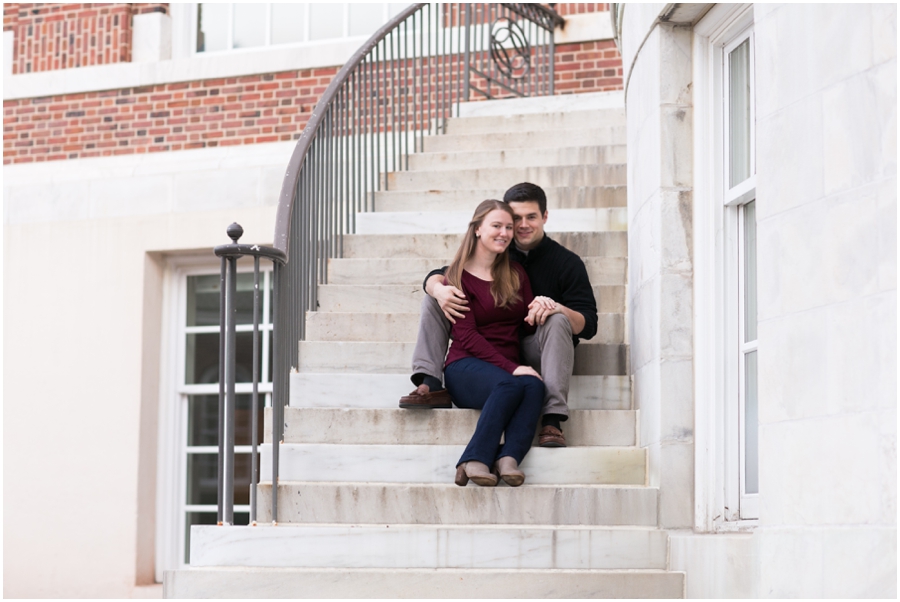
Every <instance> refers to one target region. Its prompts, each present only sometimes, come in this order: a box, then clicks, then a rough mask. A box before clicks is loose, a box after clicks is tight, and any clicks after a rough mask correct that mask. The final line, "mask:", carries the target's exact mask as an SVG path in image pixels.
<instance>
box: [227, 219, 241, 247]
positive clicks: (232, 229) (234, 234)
mask: <svg viewBox="0 0 900 602" xmlns="http://www.w3.org/2000/svg"><path fill="white" fill-rule="evenodd" d="M225 233H226V234H228V238H230V239H231V240H232V241H233V242H234V244H237V241H238V239H239V238H240V237H241V236H243V235H244V229H243V228H241V225H240V224H239V223H237V222H234V223H232V224H231V225H230V226H228V228H227V229H226V230H225Z"/></svg>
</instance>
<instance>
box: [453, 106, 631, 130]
mask: <svg viewBox="0 0 900 602" xmlns="http://www.w3.org/2000/svg"><path fill="white" fill-rule="evenodd" d="M603 127H625V109H600V110H588V111H565V112H555V113H525V114H518V115H498V116H494V115H492V116H489V117H457V118H454V119H451V120H449V121H448V122H447V134H456V135H458V134H499V133H501V132H534V131H541V130H551V131H556V130H575V129H578V128H595V129H596V128H603Z"/></svg>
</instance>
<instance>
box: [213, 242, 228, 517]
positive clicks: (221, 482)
mask: <svg viewBox="0 0 900 602" xmlns="http://www.w3.org/2000/svg"><path fill="white" fill-rule="evenodd" d="M227 269H228V260H227V259H226V258H225V257H223V258H222V271H221V275H220V277H219V438H218V445H219V453H218V456H217V459H218V462H217V464H218V466H217V472H218V488H217V497H216V500H217V502H216V504H217V511H216V524H219V525H221V524H222V516H223V510H224V508H223V501H224V500H225V496H224V486H225V463H224V462H223V460H222V459H223V458H224V456H225V292H226V290H227V286H226V277H225V274H226V273H227V272H226V270H227Z"/></svg>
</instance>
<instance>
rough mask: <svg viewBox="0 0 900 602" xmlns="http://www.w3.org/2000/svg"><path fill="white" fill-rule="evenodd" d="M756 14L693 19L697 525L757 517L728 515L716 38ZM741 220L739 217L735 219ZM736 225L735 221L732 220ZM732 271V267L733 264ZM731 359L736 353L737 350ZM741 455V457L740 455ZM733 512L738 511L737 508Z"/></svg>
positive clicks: (729, 299)
mask: <svg viewBox="0 0 900 602" xmlns="http://www.w3.org/2000/svg"><path fill="white" fill-rule="evenodd" d="M752 22H753V5H751V4H717V5H715V6H714V7H713V8H712V9H711V10H710V11H709V12H708V13H707V14H706V15H705V16H704V17H703V18H702V19H701V20H700V21H699V22H698V23H697V24H696V25H695V26H694V39H693V56H694V62H693V77H692V79H693V88H694V114H695V115H698V116H703V117H704V118H702V119H695V120H694V138H693V147H694V159H695V160H694V382H695V395H696V397H695V401H694V411H695V413H694V416H695V422H694V443H695V446H694V466H695V478H694V529H695V531H698V532H727V531H743V530H748V529H750V528H752V527H755V526H756V524H757V523H758V521H755V520H753V521H741V520H727V519H728V518H729V517H726V514H725V508H726V505H728V506H729V507H731V506H732V505H733V506H734V508H733V511H734V512H735V513H736V511H737V505H738V501H739V500H737V499H736V500H734V501H733V502H732V501H726V499H725V492H726V491H727V490H728V485H729V484H728V482H727V480H728V479H729V478H730V477H729V476H728V475H727V471H726V470H725V467H726V463H728V462H729V460H726V458H725V455H726V454H727V450H728V448H727V446H726V440H725V431H726V423H727V418H728V416H727V412H726V407H725V404H724V403H723V400H724V399H725V397H726V391H727V390H728V388H729V387H730V386H737V384H736V383H732V384H729V383H728V382H727V381H728V373H729V372H731V371H730V370H729V369H728V367H727V366H726V361H725V358H727V357H729V356H728V354H726V353H725V350H726V349H727V348H728V345H729V342H728V333H727V331H726V330H725V328H724V325H725V324H726V319H727V316H726V315H725V313H724V310H725V308H727V307H733V306H734V305H733V303H735V302H736V294H737V293H736V290H735V288H734V284H735V283H733V282H730V281H729V282H726V275H727V274H728V271H726V270H725V266H726V264H727V263H728V262H731V261H736V260H737V258H736V257H731V256H730V255H732V254H733V253H734V245H733V244H732V243H733V242H734V241H731V240H730V239H729V237H731V236H733V234H734V233H736V230H735V228H736V224H731V223H730V221H731V220H729V215H730V216H731V217H732V218H734V211H731V212H727V211H726V210H725V207H724V205H723V188H724V187H723V185H722V175H721V174H722V173H723V153H722V152H720V149H721V144H722V137H721V135H722V134H721V132H719V131H717V130H718V128H717V127H716V124H717V123H721V121H722V119H723V110H722V107H721V106H720V105H719V103H717V102H716V98H717V97H718V96H719V90H721V85H722V68H721V64H720V63H719V64H717V62H716V60H715V59H716V54H717V53H716V52H714V51H713V49H714V47H715V45H716V44H719V45H721V42H722V41H723V40H724V39H726V37H730V36H733V35H735V34H738V33H739V32H741V31H743V30H744V29H746V27H748V26H749V25H751V24H752ZM734 221H736V220H734ZM732 225H733V226H734V227H732ZM731 273H732V279H733V278H734V275H733V274H734V271H733V270H732V271H731ZM732 361H735V356H733V354H732ZM736 461H737V460H736ZM730 518H737V516H735V515H734V514H733V515H732V516H731V517H730Z"/></svg>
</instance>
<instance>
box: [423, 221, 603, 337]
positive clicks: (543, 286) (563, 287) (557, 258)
mask: <svg viewBox="0 0 900 602" xmlns="http://www.w3.org/2000/svg"><path fill="white" fill-rule="evenodd" d="M509 256H510V257H511V258H512V259H513V260H514V261H518V262H519V263H521V264H522V267H524V268H525V273H526V274H528V279H529V280H530V281H531V290H532V291H534V294H535V295H540V296H543V297H550V298H551V299H553V300H554V301H556V302H557V303H562V304H563V305H565V306H566V307H568V308H569V309H571V310H573V311H577V312H578V313H580V314H581V315H582V316H584V328H583V329H582V330H581V332H580V333H578V334H577V335H573V336H572V341H573V343H574V344H575V345H577V344H578V339H590V338H591V337H593V336H594V335H595V334H597V302H596V301H595V300H594V290H593V289H592V288H591V281H590V280H589V279H588V275H587V269H585V267H584V262H583V261H582V260H581V258H580V257H579V256H578V255H576V254H575V253H573V252H572V251H570V250H568V249H567V248H565V247H564V246H562V245H561V244H559V243H558V242H556V241H555V240H552V239H551V238H550V237H549V236H547V235H546V234H544V238H543V239H541V242H540V243H538V246H536V247H535V248H533V249H532V250H531V251H529V252H528V253H527V254H526V253H524V252H522V251H520V250H519V249H517V248H516V246H515V245H512V246H511V247H510V249H509ZM446 269H447V266H444V267H443V268H441V269H439V270H433V271H431V272H430V273H429V274H428V276H426V277H425V282H428V279H429V278H431V277H432V276H433V275H435V274H443V273H444V271H445V270H446ZM422 286H423V287H424V283H423V285H422Z"/></svg>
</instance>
